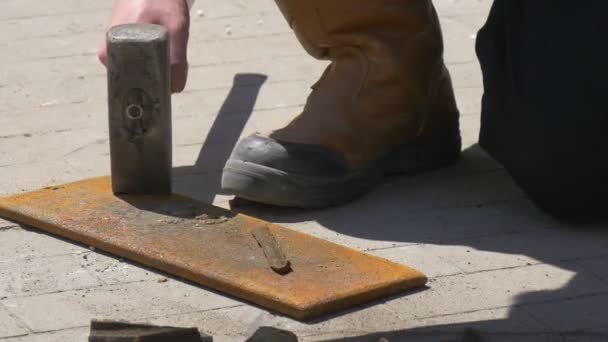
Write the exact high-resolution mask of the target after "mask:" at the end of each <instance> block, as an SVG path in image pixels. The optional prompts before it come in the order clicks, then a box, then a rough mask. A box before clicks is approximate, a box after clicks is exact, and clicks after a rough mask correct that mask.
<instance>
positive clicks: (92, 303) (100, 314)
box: [3, 280, 240, 332]
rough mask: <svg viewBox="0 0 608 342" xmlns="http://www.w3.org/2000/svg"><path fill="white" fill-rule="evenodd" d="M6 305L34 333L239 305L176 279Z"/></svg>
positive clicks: (23, 299) (7, 301) (22, 299)
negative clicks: (99, 322)
mask: <svg viewBox="0 0 608 342" xmlns="http://www.w3.org/2000/svg"><path fill="white" fill-rule="evenodd" d="M3 304H4V305H5V307H6V308H7V309H8V310H10V311H11V312H12V313H14V314H15V315H16V316H17V317H19V318H20V319H22V320H23V321H24V322H25V323H26V324H27V325H28V327H30V328H31V329H32V330H33V331H35V332H45V331H50V330H59V329H69V328H75V327H80V326H85V325H88V324H89V323H90V321H91V319H94V318H95V319H112V320H136V319H141V318H144V317H153V316H161V315H170V314H178V313H186V312H195V311H203V310H210V309H215V308H222V307H227V306H233V305H238V304H240V302H236V301H234V300H232V299H230V298H227V297H224V296H221V295H218V294H215V293H212V292H208V291H204V290H201V289H200V288H199V287H195V286H193V285H189V284H185V283H182V282H179V281H173V280H169V281H166V282H158V281H149V282H138V283H131V284H121V285H115V286H106V287H102V288H96V289H86V290H79V291H66V292H58V293H51V294H44V295H39V296H31V297H15V298H7V299H5V300H4V301H3Z"/></svg>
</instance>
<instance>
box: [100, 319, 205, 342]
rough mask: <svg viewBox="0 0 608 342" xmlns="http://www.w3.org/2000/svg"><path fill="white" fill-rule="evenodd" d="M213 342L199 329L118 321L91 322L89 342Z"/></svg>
mask: <svg viewBox="0 0 608 342" xmlns="http://www.w3.org/2000/svg"><path fill="white" fill-rule="evenodd" d="M162 341H167V342H169V341H179V342H213V337H211V336H208V335H204V334H201V333H200V332H199V331H198V329H197V328H175V327H160V326H153V325H146V324H131V323H127V322H118V321H99V320H93V321H92V322H91V333H90V335H89V342H162Z"/></svg>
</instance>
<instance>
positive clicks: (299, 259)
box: [0, 177, 426, 320]
mask: <svg viewBox="0 0 608 342" xmlns="http://www.w3.org/2000/svg"><path fill="white" fill-rule="evenodd" d="M203 215H204V216H203ZM0 217H3V218H6V219H9V220H13V221H16V222H20V223H23V224H27V225H30V226H33V227H36V228H39V229H42V230H44V231H47V232H50V233H52V234H56V235H58V236H61V237H64V238H67V239H70V240H74V241H77V242H80V243H82V244H85V245H87V246H93V247H95V248H98V249H100V250H104V251H106V252H108V253H111V254H114V255H117V256H120V257H123V258H127V259H130V260H133V261H135V262H138V263H141V264H143V265H146V266H149V267H153V268H156V269H159V270H161V271H164V272H167V273H170V274H173V275H176V276H179V277H181V278H184V279H187V280H190V281H193V282H195V283H198V284H201V285H204V286H207V287H210V288H213V289H216V290H218V291H221V292H224V293H227V294H230V295H232V296H235V297H239V298H241V299H244V300H246V301H249V302H253V303H255V304H257V305H260V306H262V307H265V308H268V309H271V310H275V311H278V312H280V313H283V314H285V315H287V316H291V317H293V318H296V319H300V320H306V319H312V318H316V317H319V316H320V315H324V314H327V313H331V312H335V311H338V310H341V309H345V308H348V307H352V306H355V305H358V304H362V303H365V302H369V301H372V300H375V299H379V298H381V297H385V296H388V295H392V294H395V293H399V292H402V291H404V290H407V289H411V288H415V287H420V286H423V285H424V284H425V283H426V277H425V276H424V275H423V274H422V273H420V272H418V271H416V270H414V269H411V268H409V267H406V266H402V265H399V264H396V263H393V262H390V261H388V260H385V259H382V258H378V257H375V256H371V255H368V254H364V253H361V252H359V251H356V250H353V249H350V248H347V247H344V246H340V245H337V244H334V243H331V242H327V241H324V240H321V239H318V238H315V237H313V236H310V235H307V234H303V233H299V232H296V231H294V230H291V229H287V228H285V227H281V226H278V225H274V224H271V223H269V222H265V221H261V220H258V219H255V218H253V217H249V216H246V215H240V214H235V213H232V212H230V211H228V210H224V209H221V208H217V207H213V206H210V205H207V204H204V203H201V202H198V201H195V200H193V199H190V198H187V197H184V196H180V195H171V196H160V195H158V196H157V195H146V196H121V197H115V196H114V195H113V193H112V187H111V182H110V179H109V177H102V178H95V179H90V180H85V181H81V182H76V183H71V184H67V185H62V186H59V187H52V188H47V189H42V190H39V191H35V192H32V193H28V194H22V195H16V196H12V197H8V198H0ZM167 220H171V223H168V222H166V221H167ZM208 220H212V221H208ZM197 223H198V226H197ZM260 226H265V227H267V229H268V230H269V232H270V233H271V234H272V236H274V238H275V239H276V242H277V243H278V244H279V245H280V246H281V248H282V249H283V250H284V251H288V252H289V256H290V262H291V267H292V268H293V269H294V270H296V271H295V272H291V273H289V274H287V275H279V274H277V273H275V272H273V271H272V270H271V269H270V268H269V267H268V261H267V258H266V257H265V255H264V253H263V250H262V249H261V248H259V247H258V248H248V247H247V246H251V244H252V241H253V242H255V241H254V239H252V233H253V230H254V229H256V228H258V227H260ZM256 247H257V246H256Z"/></svg>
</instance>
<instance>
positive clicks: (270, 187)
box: [222, 138, 460, 209]
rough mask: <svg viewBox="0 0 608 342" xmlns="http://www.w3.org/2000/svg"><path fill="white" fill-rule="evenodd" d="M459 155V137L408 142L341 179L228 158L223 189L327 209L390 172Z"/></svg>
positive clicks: (409, 171) (420, 168)
mask: <svg viewBox="0 0 608 342" xmlns="http://www.w3.org/2000/svg"><path fill="white" fill-rule="evenodd" d="M459 155H460V138H458V140H457V142H456V141H451V142H450V143H449V144H445V143H443V144H438V143H437V142H434V143H417V144H408V145H404V146H402V147H400V148H398V149H396V150H394V151H392V152H391V153H389V154H388V155H387V156H386V157H385V158H382V159H381V160H379V161H378V162H377V163H372V164H373V166H372V167H369V168H367V169H365V170H362V171H359V172H354V173H351V174H349V175H347V176H345V177H340V178H325V177H323V178H321V177H307V176H302V175H298V174H290V173H287V172H284V171H281V170H278V169H274V168H270V167H267V166H264V165H259V164H255V163H251V162H246V161H242V160H234V159H230V160H228V162H227V163H226V166H225V168H224V172H223V174H222V189H223V190H224V192H226V193H229V194H233V195H235V196H236V197H239V198H243V199H247V200H251V201H254V202H259V203H264V204H270V205H276V206H281V207H294V208H304V209H315V208H325V207H331V206H336V205H339V204H343V203H346V202H349V201H352V200H354V199H355V198H357V197H360V196H362V195H364V194H365V193H367V192H369V191H370V190H371V189H372V188H373V187H374V186H375V185H377V184H378V183H380V182H381V181H382V179H383V178H385V177H386V176H389V175H398V174H400V175H413V174H416V173H420V172H424V171H429V170H433V169H437V168H441V167H445V166H448V165H450V164H452V163H454V162H456V161H457V160H458V157H459ZM294 194H297V195H294Z"/></svg>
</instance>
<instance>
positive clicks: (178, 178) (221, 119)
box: [173, 73, 268, 203]
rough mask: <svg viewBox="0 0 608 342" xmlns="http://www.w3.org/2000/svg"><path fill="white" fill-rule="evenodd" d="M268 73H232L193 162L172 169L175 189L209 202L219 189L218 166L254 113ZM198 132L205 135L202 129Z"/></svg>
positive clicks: (227, 156) (220, 168)
mask: <svg viewBox="0 0 608 342" xmlns="http://www.w3.org/2000/svg"><path fill="white" fill-rule="evenodd" d="M267 79H268V77H267V76H266V75H263V74H250V73H242V74H236V75H235V76H234V82H233V85H232V88H231V90H230V93H229V94H228V96H227V97H226V100H224V103H223V104H222V107H221V108H220V110H219V112H218V114H217V117H216V118H215V121H214V122H213V125H212V126H211V129H210V130H209V132H208V134H207V139H206V140H205V142H204V144H203V147H202V148H201V151H200V152H199V155H198V158H197V159H196V162H195V163H194V165H192V166H183V167H177V168H174V169H173V179H174V187H175V188H176V189H175V192H177V193H180V194H183V195H188V196H192V197H195V198H196V199H197V200H199V201H202V202H205V203H212V202H213V199H214V198H215V195H216V194H217V193H218V192H219V191H220V182H221V170H222V169H223V168H224V165H225V164H226V161H227V160H228V158H229V157H230V154H231V153H232V150H233V148H234V146H235V145H236V143H237V142H238V140H239V138H240V136H241V134H242V132H243V128H244V127H245V125H246V124H247V121H248V120H249V117H250V116H251V114H252V113H253V109H254V107H255V103H256V100H257V97H258V94H259V92H260V89H261V88H262V85H263V84H264V82H266V80H267ZM201 136H205V133H204V132H201Z"/></svg>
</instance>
